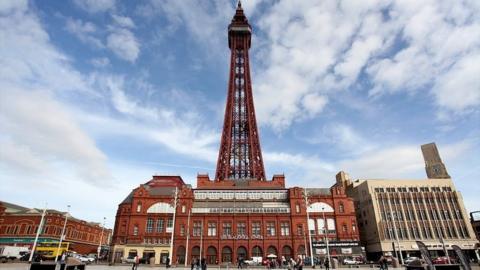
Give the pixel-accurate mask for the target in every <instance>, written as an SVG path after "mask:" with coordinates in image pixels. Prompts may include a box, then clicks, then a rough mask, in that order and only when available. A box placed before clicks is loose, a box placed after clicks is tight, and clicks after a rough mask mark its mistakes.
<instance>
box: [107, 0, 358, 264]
mask: <svg viewBox="0 0 480 270" xmlns="http://www.w3.org/2000/svg"><path fill="white" fill-rule="evenodd" d="M251 32H252V29H251V26H250V25H249V23H248V20H247V18H246V17H245V15H244V13H243V9H242V7H241V4H240V3H239V4H238V7H237V10H236V12H235V15H234V17H233V19H232V22H231V24H230V25H229V27H228V45H229V48H230V50H231V58H230V59H231V63H230V73H229V76H230V78H229V84H228V93H227V102H226V109H225V119H224V125H223V131H222V137H221V143H220V149H219V155H218V161H217V170H216V173H215V177H214V178H213V179H210V177H209V176H208V175H203V174H199V175H198V176H197V184H196V187H195V188H193V187H192V186H190V185H187V184H185V183H184V181H183V180H182V178H181V177H179V176H153V178H152V179H151V180H150V181H148V182H147V183H145V184H142V185H140V186H139V187H137V188H135V189H134V190H133V191H132V192H131V194H130V195H128V196H127V198H126V199H125V200H124V201H123V202H122V203H120V205H119V207H118V211H117V216H116V221H115V228H114V235H113V247H112V249H113V255H114V256H113V258H112V260H114V261H116V262H119V261H121V260H122V258H126V257H129V256H135V255H138V256H139V257H141V258H143V259H145V260H147V261H149V260H150V258H151V257H154V258H155V259H154V261H155V263H157V264H158V263H165V261H166V260H167V258H171V262H172V263H173V264H180V265H182V264H189V263H190V262H191V260H192V259H194V258H199V257H202V258H205V259H206V260H207V263H209V264H225V263H232V262H236V261H237V260H238V259H239V258H243V259H250V258H256V259H257V260H263V259H265V258H266V257H267V256H270V257H273V256H276V257H278V258H281V257H282V256H283V257H285V258H286V259H288V258H291V257H294V256H297V255H302V256H312V255H313V256H315V257H325V256H326V255H327V253H328V254H330V255H331V256H334V257H339V258H340V257H344V256H352V255H361V254H362V249H361V247H360V245H359V232H358V228H357V222H356V218H355V213H354V205H353V200H352V199H351V198H349V197H347V195H346V193H345V188H344V187H343V186H339V185H336V184H335V185H333V186H332V187H331V188H318V189H305V188H301V187H291V188H287V187H286V185H285V177H284V176H283V175H274V176H273V177H272V179H271V180H268V179H267V178H266V174H265V170H264V165H263V157H262V152H261V147H260V140H259V133H258V129H257V124H256V119H255V108H254V104H253V95H252V84H251V77H250V61H249V49H250V45H251ZM172 233H173V235H172ZM327 240H328V243H329V244H330V245H329V247H330V246H331V248H329V249H328V250H327V248H326V243H327ZM172 241H173V244H172Z"/></svg>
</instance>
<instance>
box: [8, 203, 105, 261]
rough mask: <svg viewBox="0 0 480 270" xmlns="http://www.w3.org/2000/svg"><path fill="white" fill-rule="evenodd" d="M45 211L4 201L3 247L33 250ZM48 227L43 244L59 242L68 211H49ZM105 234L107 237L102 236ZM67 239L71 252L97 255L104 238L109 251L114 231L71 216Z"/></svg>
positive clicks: (42, 235) (67, 228)
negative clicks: (26, 247) (25, 247)
mask: <svg viewBox="0 0 480 270" xmlns="http://www.w3.org/2000/svg"><path fill="white" fill-rule="evenodd" d="M42 212H43V210H42V209H37V208H26V207H22V206H18V205H15V204H11V203H7V202H0V244H1V245H16V246H28V247H29V248H31V247H32V246H33V242H34V240H35V235H36V233H37V230H38V226H39V225H40V220H41V218H42ZM44 220H45V226H44V228H43V232H42V233H41V234H40V236H39V239H38V241H39V242H58V241H59V240H60V235H61V233H62V229H63V225H64V222H65V212H60V211H57V210H53V209H47V212H46V215H45V219H44ZM102 231H103V236H100V235H101V234H102ZM65 232H66V235H67V236H66V240H64V241H67V242H69V243H70V249H71V250H73V251H76V252H78V253H81V254H88V253H95V254H96V253H97V249H98V246H99V244H100V237H101V239H102V248H104V249H108V247H109V241H110V237H111V233H112V230H111V229H103V230H102V227H101V224H99V223H94V222H87V221H84V220H80V219H76V218H73V217H71V216H69V217H68V219H67V226H66V230H65Z"/></svg>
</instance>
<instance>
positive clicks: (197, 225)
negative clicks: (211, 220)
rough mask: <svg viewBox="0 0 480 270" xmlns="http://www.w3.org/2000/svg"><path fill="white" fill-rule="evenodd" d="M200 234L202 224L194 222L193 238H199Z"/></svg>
mask: <svg viewBox="0 0 480 270" xmlns="http://www.w3.org/2000/svg"><path fill="white" fill-rule="evenodd" d="M201 233H202V222H201V221H194V222H193V236H200V235H201Z"/></svg>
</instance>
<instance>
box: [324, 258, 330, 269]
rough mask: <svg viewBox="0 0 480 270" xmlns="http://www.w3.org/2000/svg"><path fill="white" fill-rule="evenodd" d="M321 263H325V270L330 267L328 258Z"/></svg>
mask: <svg viewBox="0 0 480 270" xmlns="http://www.w3.org/2000/svg"><path fill="white" fill-rule="evenodd" d="M323 265H325V270H328V269H330V261H329V260H328V258H326V259H325V263H324V264H323Z"/></svg>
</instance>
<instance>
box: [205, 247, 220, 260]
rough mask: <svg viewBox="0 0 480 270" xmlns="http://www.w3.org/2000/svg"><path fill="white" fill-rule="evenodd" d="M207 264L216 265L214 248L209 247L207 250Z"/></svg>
mask: <svg viewBox="0 0 480 270" xmlns="http://www.w3.org/2000/svg"><path fill="white" fill-rule="evenodd" d="M207 263H208V264H217V263H218V262H217V249H216V248H215V247H214V246H209V247H208V249H207Z"/></svg>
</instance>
